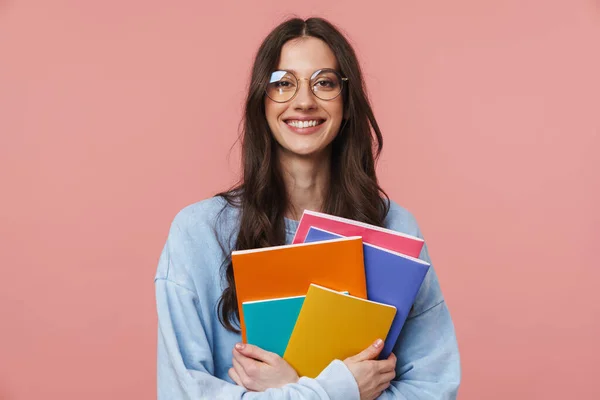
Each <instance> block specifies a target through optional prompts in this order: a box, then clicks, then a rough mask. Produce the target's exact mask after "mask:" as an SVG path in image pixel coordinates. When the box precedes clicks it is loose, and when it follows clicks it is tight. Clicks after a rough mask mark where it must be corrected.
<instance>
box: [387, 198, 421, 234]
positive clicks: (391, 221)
mask: <svg viewBox="0 0 600 400" xmlns="http://www.w3.org/2000/svg"><path fill="white" fill-rule="evenodd" d="M384 225H385V227H386V228H388V229H391V230H394V231H397V232H401V233H405V234H407V235H412V236H416V237H419V238H423V236H422V234H421V230H420V229H419V224H418V223H417V220H416V218H415V217H414V215H413V214H412V213H411V212H410V211H409V210H407V209H406V208H404V207H403V206H401V205H400V204H398V203H397V202H395V201H394V200H391V199H390V201H389V210H388V213H387V215H386V217H385V220H384Z"/></svg>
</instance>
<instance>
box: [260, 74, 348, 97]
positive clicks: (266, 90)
mask: <svg viewBox="0 0 600 400" xmlns="http://www.w3.org/2000/svg"><path fill="white" fill-rule="evenodd" d="M277 71H282V72H286V73H288V74H291V75H292V76H293V77H294V79H296V82H298V86H297V87H296V91H295V92H294V95H293V96H292V97H290V98H289V99H288V100H285V101H277V100H274V99H273V98H272V97H271V96H269V93H268V86H269V83H271V82H269V83H267V84H266V85H265V95H266V96H267V97H268V98H269V99H271V100H272V101H274V102H275V103H279V104H283V103H287V102H288V101H292V100H293V99H294V97H296V95H297V94H298V90H299V89H300V81H309V84H310V81H311V80H312V77H313V76H314V75H315V74H317V73H321V72H322V71H331V72H333V73H335V74H336V75H338V76H339V77H340V81H341V84H340V92H339V93H338V94H336V95H335V97H332V98H331V99H322V98H320V97H319V96H317V95H316V94H315V92H314V90H313V89H312V87H311V88H310V92H311V93H312V94H313V96H315V97H316V98H317V99H319V100H323V101H331V100H335V99H337V98H338V97H339V95H340V94H342V92H343V91H344V82H346V81H348V78H346V77H345V76H343V75H342V74H341V73H339V72H338V71H336V70H335V69H333V68H321V69H317V70H315V71H314V72H313V73H312V74H311V77H310V78H298V77H297V76H296V74H294V72H292V71H290V70H287V69H276V70H274V71H272V72H271V74H270V75H271V76H272V75H273V74H274V73H275V72H277Z"/></svg>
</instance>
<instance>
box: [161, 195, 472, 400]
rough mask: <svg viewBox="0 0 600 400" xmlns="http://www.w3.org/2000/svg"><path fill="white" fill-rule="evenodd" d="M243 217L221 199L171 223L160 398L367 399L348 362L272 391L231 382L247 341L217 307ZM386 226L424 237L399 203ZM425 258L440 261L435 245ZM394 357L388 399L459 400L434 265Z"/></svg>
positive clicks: (456, 363)
mask: <svg viewBox="0 0 600 400" xmlns="http://www.w3.org/2000/svg"><path fill="white" fill-rule="evenodd" d="M221 210H223V211H222V213H221V214H220V216H219V212H220V211H221ZM238 216H239V210H238V209H236V208H235V207H232V206H229V205H227V203H226V202H225V201H224V200H223V199H221V198H217V197H215V198H209V199H206V200H203V201H200V202H198V203H195V204H192V205H189V206H187V207H185V208H184V209H182V210H181V211H180V212H179V213H178V214H177V215H176V216H175V218H174V220H173V222H172V224H171V228H170V231H169V234H168V238H167V241H166V244H165V246H164V249H163V251H162V254H161V255H160V260H159V263H158V269H157V272H156V276H155V289H156V307H157V312H158V360H157V361H158V363H157V372H158V399H160V400H167V399H169V400H179V399H190V400H192V399H193V400H200V399H208V400H218V399H244V400H251V399H252V400H254V399H256V400H267V399H268V400H271V399H272V400H275V399H282V400H283V399H285V400H288V399H289V400H292V399H311V400H359V398H360V397H359V392H358V385H357V383H356V381H355V379H354V377H353V376H352V374H351V373H350V371H349V370H348V369H347V368H346V365H345V364H344V363H343V362H342V361H340V360H335V361H333V362H331V364H330V365H329V366H328V367H327V368H325V369H324V370H323V371H322V373H321V374H320V375H319V376H318V377H317V378H315V379H310V378H307V377H301V378H300V380H299V381H298V382H297V383H294V384H288V385H286V386H284V387H282V388H278V389H269V390H267V391H265V392H250V391H247V390H245V389H244V388H243V387H241V386H238V385H236V384H235V383H233V381H232V380H231V378H229V375H228V373H227V372H228V370H229V368H230V367H231V365H232V349H233V346H234V345H235V343H237V342H240V341H241V337H240V334H235V333H232V332H229V331H227V330H225V328H224V327H223V326H222V325H221V324H220V322H219V320H218V317H217V315H218V314H217V301H218V299H219V297H220V295H221V293H222V291H223V289H224V285H225V278H224V275H223V269H222V263H223V260H224V258H225V257H226V256H227V255H229V254H230V252H231V250H232V249H233V248H234V243H235V239H236V235H237V231H238V229H239V227H238V224H239V219H238ZM285 226H286V242H287V243H291V241H292V239H293V237H294V232H295V231H296V228H297V226H298V221H294V220H290V219H286V221H285ZM385 226H386V227H387V228H389V229H393V230H396V231H399V232H403V233H407V234H410V235H414V236H418V237H422V236H421V232H420V231H419V227H418V226H417V223H416V221H415V219H414V217H413V216H412V215H411V214H410V213H409V212H408V211H406V210H405V209H404V208H402V207H400V206H399V205H398V204H396V203H394V202H392V203H391V208H390V212H389V213H388V215H387V217H386V220H385ZM219 241H221V243H223V244H224V245H225V248H224V249H222V248H221V246H220V244H219ZM420 258H422V259H423V260H426V261H428V262H430V259H429V255H428V253H427V245H426V244H425V246H424V247H423V251H422V253H421V256H420ZM394 353H395V354H396V356H397V358H398V362H397V366H396V372H397V375H396V378H395V380H394V381H393V382H392V385H391V386H390V387H389V389H387V390H386V391H385V392H384V393H383V394H382V395H381V396H380V397H379V398H380V399H420V400H429V399H436V400H440V399H455V398H456V395H457V391H458V387H459V383H460V378H461V370H460V358H459V352H458V346H457V341H456V336H455V332H454V326H453V323H452V320H451V318H450V314H449V312H448V308H447V307H446V303H445V302H444V298H443V296H442V292H441V290H440V285H439V283H438V279H437V277H436V274H435V271H434V270H433V267H432V268H430V269H429V272H428V273H427V276H426V278H425V281H424V282H423V285H422V286H421V289H420V291H419V293H418V295H417V298H416V300H415V303H414V308H413V311H412V312H411V314H410V315H409V317H408V319H407V321H406V323H405V325H404V327H403V329H402V332H401V334H400V337H399V339H398V342H397V343H396V347H395V348H394Z"/></svg>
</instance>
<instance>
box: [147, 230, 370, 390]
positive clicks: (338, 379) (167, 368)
mask: <svg viewBox="0 0 600 400" xmlns="http://www.w3.org/2000/svg"><path fill="white" fill-rule="evenodd" d="M186 243H187V244H186ZM189 247H190V246H189V239H187V237H186V235H185V233H184V232H183V230H181V229H178V228H177V226H173V227H172V229H171V232H170V233H169V238H168V239H167V243H166V245H165V247H164V249H163V252H162V254H161V257H160V261H159V267H158V271H159V272H158V273H157V276H156V277H155V291H156V307H157V314H158V349H157V389H158V397H157V398H158V399H159V400H179V399H182V400H183V399H186V400H188V399H189V400H200V399H211V400H215V399H233V400H235V399H243V400H276V399H281V400H296V399H308V400H354V399H356V400H358V399H359V392H358V386H357V384H356V381H355V380H354V377H353V376H352V373H351V372H350V371H349V370H348V369H347V368H346V365H345V364H344V363H343V362H341V361H339V360H336V361H333V362H332V363H331V364H330V365H329V366H328V367H327V368H326V369H325V370H323V372H322V373H321V374H320V375H319V376H318V377H317V378H315V379H311V378H307V377H302V378H300V380H299V381H298V382H297V383H295V384H288V385H286V386H284V387H282V388H278V389H269V390H267V391H265V392H251V391H247V390H246V389H244V388H243V387H241V386H238V385H235V384H233V383H230V382H229V381H226V380H222V379H219V378H217V377H216V376H215V371H214V363H213V353H212V351H213V349H212V348H211V344H210V341H209V339H208V337H209V335H210V334H211V328H212V327H207V326H206V323H208V322H203V321H214V319H215V318H213V317H215V316H212V315H206V314H208V313H209V312H211V310H212V308H207V307H206V306H205V305H203V301H204V300H205V297H204V296H203V295H202V293H199V292H198V291H196V290H194V289H193V285H190V284H186V283H185V282H184V281H185V280H183V281H182V279H181V277H182V276H185V274H184V273H183V272H182V271H183V270H184V269H185V268H184V265H183V264H185V263H189V262H190V259H189V254H186V253H188V251H189ZM194 261H197V260H194ZM173 269H177V272H176V273H171V272H170V271H172V270H173ZM171 276H176V277H177V279H171V278H170V277H171ZM211 323H212V322H211Z"/></svg>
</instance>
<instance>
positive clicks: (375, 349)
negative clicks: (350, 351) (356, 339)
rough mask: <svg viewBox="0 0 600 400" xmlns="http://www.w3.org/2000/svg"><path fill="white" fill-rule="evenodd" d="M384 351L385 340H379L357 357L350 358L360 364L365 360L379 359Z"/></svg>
mask: <svg viewBox="0 0 600 400" xmlns="http://www.w3.org/2000/svg"><path fill="white" fill-rule="evenodd" d="M381 350H383V340H381V339H377V340H376V341H375V342H374V343H373V344H372V345H370V346H369V347H367V348H366V349H364V350H363V351H361V352H360V353H358V354H357V355H355V356H352V357H350V360H351V361H354V362H360V361H365V360H373V359H375V358H377V356H378V355H379V353H381Z"/></svg>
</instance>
